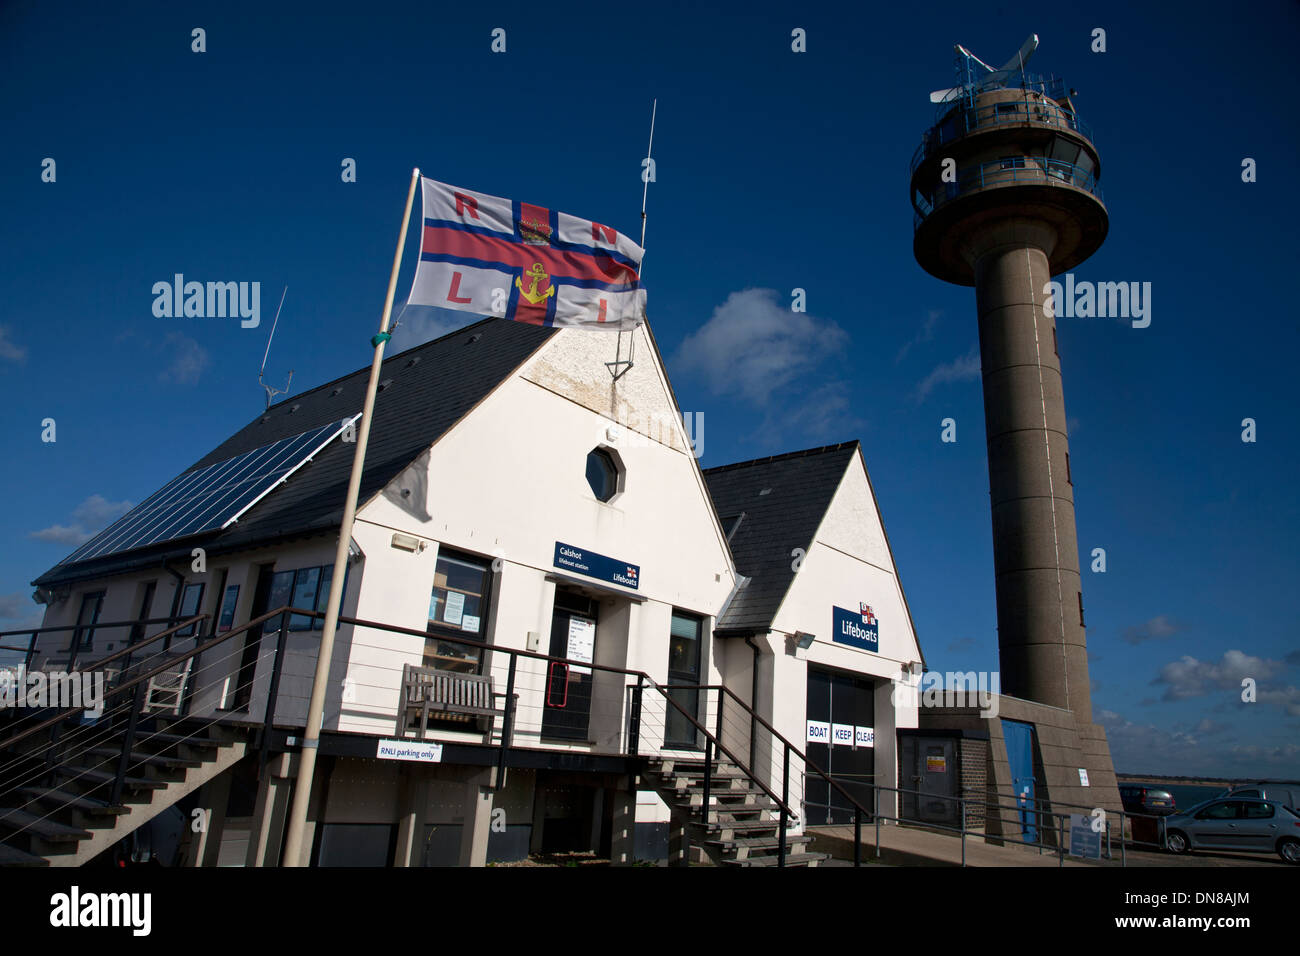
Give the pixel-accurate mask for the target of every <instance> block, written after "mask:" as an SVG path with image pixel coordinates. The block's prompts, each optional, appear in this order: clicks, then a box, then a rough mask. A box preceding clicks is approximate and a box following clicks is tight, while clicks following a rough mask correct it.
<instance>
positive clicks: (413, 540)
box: [393, 531, 426, 552]
mask: <svg viewBox="0 0 1300 956" xmlns="http://www.w3.org/2000/svg"><path fill="white" fill-rule="evenodd" d="M393 547H394V548H398V549H399V550H401V551H411V552H420V551H423V550H424V549H425V547H426V545H425V543H424V542H423V541H421V540H420V539H419V538H417V537H416V536H415V535H413V534H402V533H401V532H400V531H399V532H397V533H395V534H394V535H393Z"/></svg>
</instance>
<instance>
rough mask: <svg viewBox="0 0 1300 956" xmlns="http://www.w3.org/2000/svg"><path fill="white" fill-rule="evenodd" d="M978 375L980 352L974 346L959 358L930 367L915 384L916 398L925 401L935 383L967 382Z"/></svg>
mask: <svg viewBox="0 0 1300 956" xmlns="http://www.w3.org/2000/svg"><path fill="white" fill-rule="evenodd" d="M979 377H980V353H979V349H978V348H975V349H972V350H971V351H970V352H969V353H968V354H966V355H963V356H961V357H960V358H955V359H953V360H952V361H951V362H945V363H943V364H942V365H938V366H936V367H935V368H934V369H932V370H931V372H930V374H929V375H927V376H926V377H925V378H923V379H921V383H920V384H919V385H917V386H916V400H917V401H918V402H923V401H925V399H926V397H927V396H928V395H929V394H930V392H931V391H933V389H934V387H935V386H936V385H944V384H947V383H949V382H968V381H970V380H971V379H976V378H979Z"/></svg>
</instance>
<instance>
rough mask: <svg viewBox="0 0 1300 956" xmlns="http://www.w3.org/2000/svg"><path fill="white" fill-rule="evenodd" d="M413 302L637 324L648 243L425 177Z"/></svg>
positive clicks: (541, 318) (608, 324)
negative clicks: (642, 260)
mask: <svg viewBox="0 0 1300 956" xmlns="http://www.w3.org/2000/svg"><path fill="white" fill-rule="evenodd" d="M421 186H422V195H423V199H424V224H423V229H422V232H421V239H420V261H419V264H418V265H417V266H416V269H415V281H414V282H413V283H412V285H411V295H410V297H409V298H408V299H407V302H408V303H409V304H410V305H432V306H439V307H441V308H444V309H458V310H460V311H463V312H476V313H478V314H479V315H495V316H499V317H504V318H507V319H511V320H513V321H516V322H529V323H532V324H534V325H550V326H559V327H577V328H584V329H613V330H622V329H632V328H635V327H636V326H638V325H640V324H641V322H642V321H643V320H644V318H645V290H644V289H642V288H641V282H640V279H639V278H638V273H639V272H640V269H641V256H642V249H641V247H640V246H638V245H637V244H636V243H634V242H633V241H632V240H631V239H628V238H627V237H626V236H624V235H623V234H622V233H619V232H616V231H615V230H614V229H611V228H610V227H609V226H604V225H601V224H600V223H598V222H592V221H591V220H589V219H579V218H578V217H577V216H570V215H567V214H566V213H562V212H555V211H554V210H551V209H546V208H545V207H543V206H534V205H531V204H529V203H525V202H512V201H511V200H509V199H501V198H499V197H497V196H488V195H485V194H484V193H477V192H474V191H473V190H469V189H459V188H457V187H455V186H448V185H447V184H446V183H440V182H435V181H434V180H432V179H423V180H422V182H421Z"/></svg>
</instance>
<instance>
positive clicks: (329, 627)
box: [267, 168, 420, 866]
mask: <svg viewBox="0 0 1300 956" xmlns="http://www.w3.org/2000/svg"><path fill="white" fill-rule="evenodd" d="M419 181H420V170H419V168H416V169H413V170H412V171H411V188H410V189H409V190H408V191H407V193H406V212H405V213H404V214H403V216H402V231H401V234H400V235H399V236H398V238H397V252H396V253H394V255H393V271H392V273H391V274H390V275H389V277H388V295H387V296H386V297H385V299H384V315H383V318H382V319H380V322H379V334H378V335H376V336H375V337H374V338H373V339H371V340H370V341H371V343H372V344H373V345H374V347H375V354H374V357H373V358H372V359H371V362H370V384H369V386H368V387H367V388H366V401H365V405H364V406H363V408H362V412H361V422H360V425H359V427H358V428H357V447H356V451H355V453H354V454H353V456H352V476H351V477H350V478H349V479H348V496H347V498H346V499H345V500H344V502H343V521H342V523H341V525H340V527H339V543H338V547H337V548H336V549H335V551H334V576H333V577H332V578H330V596H329V604H328V605H327V606H326V608H325V626H324V630H323V631H322V632H321V637H320V654H319V656H318V657H317V658H316V677H315V679H314V680H313V682H312V687H311V703H310V704H309V705H308V707H307V731H306V734H305V735H304V737H303V739H302V753H301V756H300V757H299V763H298V779H297V782H296V783H295V785H294V788H293V808H292V809H291V810H290V811H289V824H288V832H287V834H286V836H285V843H284V863H285V865H286V866H301V865H302V864H301V857H302V840H303V831H304V829H305V828H306V824H307V803H308V801H309V800H310V799H311V786H312V778H313V777H314V776H315V772H316V751H317V749H318V748H319V746H320V731H321V724H322V723H323V722H324V711H325V692H326V690H328V688H329V679H330V663H331V660H332V659H333V657H334V632H335V631H336V630H337V629H338V623H339V605H340V604H342V602H343V578H344V574H345V571H346V569H347V562H348V547H349V545H350V544H351V542H352V525H353V522H354V521H355V519H356V514H357V496H358V495H359V494H360V493H361V472H362V469H363V467H364V465H365V460H366V443H367V442H368V441H369V439H370V419H371V417H372V416H373V413H374V410H375V394H376V392H378V390H379V366H380V365H381V363H382V362H383V360H384V343H385V342H387V341H388V338H389V333H388V320H389V318H390V317H391V316H392V314H393V294H394V292H395V291H396V289H397V273H398V272H399V271H400V270H401V267H402V252H403V250H405V248H406V227H407V225H408V223H410V221H411V203H412V202H413V201H414V200H415V187H416V184H417V183H419ZM288 637H289V635H288V634H281V635H280V640H281V641H284V640H287V639H288ZM267 706H268V707H269V706H270V701H268V702H267Z"/></svg>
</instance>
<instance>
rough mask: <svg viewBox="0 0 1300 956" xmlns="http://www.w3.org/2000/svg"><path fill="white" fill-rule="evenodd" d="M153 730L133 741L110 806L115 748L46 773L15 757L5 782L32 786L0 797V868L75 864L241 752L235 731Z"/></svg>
mask: <svg viewBox="0 0 1300 956" xmlns="http://www.w3.org/2000/svg"><path fill="white" fill-rule="evenodd" d="M160 726H161V728H162V729H159V730H157V731H154V732H144V731H142V732H141V733H140V734H139V736H138V737H137V738H136V739H135V740H134V742H133V744H132V747H131V750H130V752H129V754H127V757H126V768H125V775H124V776H123V777H122V782H121V786H120V788H117V789H119V790H120V794H119V796H118V797H117V799H116V800H114V799H113V790H114V789H115V783H116V780H117V777H118V774H117V771H118V768H119V763H120V761H121V759H122V755H121V753H120V752H119V750H118V748H117V747H112V746H105V747H98V748H92V749H88V750H85V751H83V752H82V753H79V754H77V755H76V756H75V757H72V758H70V759H68V760H66V761H63V762H61V763H59V764H57V765H55V766H53V767H48V768H47V767H46V766H45V764H44V761H42V760H41V759H39V758H38V757H36V756H17V757H14V758H13V759H12V760H11V761H10V762H9V764H8V765H7V766H6V767H5V768H4V777H5V779H7V780H31V781H33V782H32V783H31V784H30V785H27V786H22V787H21V788H16V789H10V790H8V791H6V792H5V794H4V795H3V796H2V797H0V866H80V865H82V864H84V863H86V862H87V861H88V860H90V859H92V858H93V857H95V856H96V855H98V854H99V853H101V852H103V851H104V850H105V849H107V848H108V847H110V846H112V845H113V844H114V843H116V842H117V841H119V840H121V839H122V838H123V837H125V836H127V835H129V834H130V833H131V832H132V831H133V830H135V829H137V828H138V827H140V826H143V825H144V824H146V823H148V822H149V821H150V820H152V819H153V818H154V817H155V816H157V815H158V814H159V813H161V812H162V811H163V810H165V809H167V808H168V807H170V806H172V805H173V804H175V803H176V802H177V801H178V800H180V799H181V798H182V797H184V796H185V795H186V794H189V793H191V792H192V791H194V790H195V789H197V788H198V787H200V786H202V785H203V784H204V783H206V782H207V781H209V780H211V779H212V778H214V777H215V776H217V775H218V774H220V773H222V772H224V771H225V770H227V769H228V768H230V767H231V766H232V765H233V764H234V763H235V762H236V761H238V760H239V759H241V758H242V757H243V756H244V754H245V753H246V752H247V748H248V744H247V741H246V740H245V739H244V738H243V735H242V733H241V732H240V731H238V730H234V729H231V728H228V727H222V726H217V725H203V726H202V727H201V728H194V729H190V728H187V726H186V724H185V722H177V723H171V724H167V725H165V726H164V725H160Z"/></svg>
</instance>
